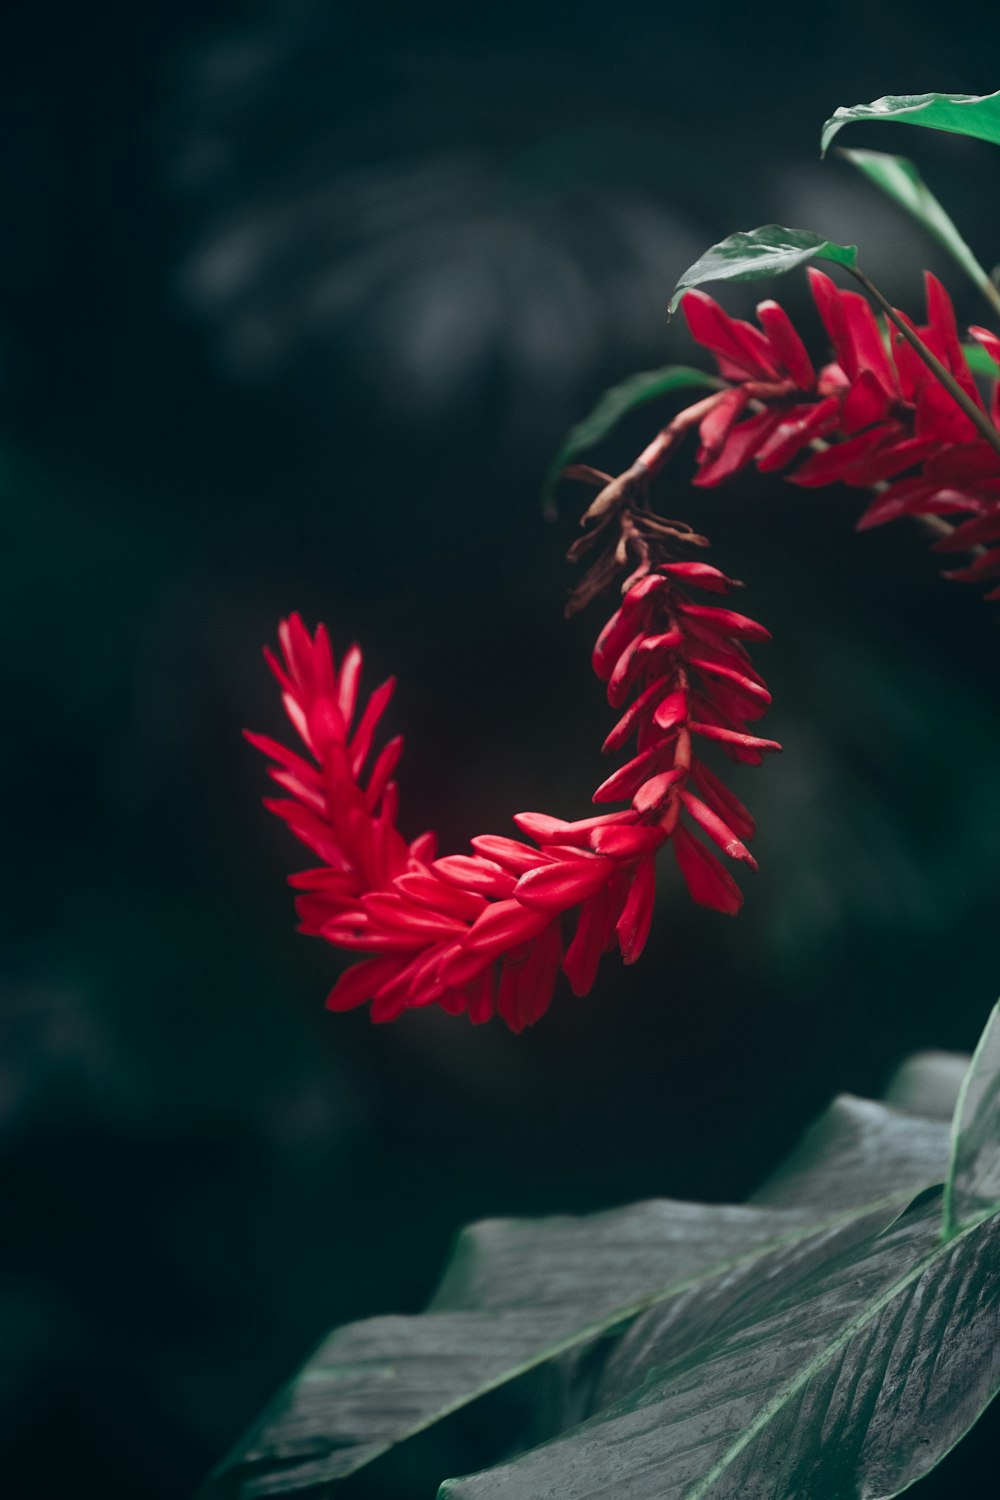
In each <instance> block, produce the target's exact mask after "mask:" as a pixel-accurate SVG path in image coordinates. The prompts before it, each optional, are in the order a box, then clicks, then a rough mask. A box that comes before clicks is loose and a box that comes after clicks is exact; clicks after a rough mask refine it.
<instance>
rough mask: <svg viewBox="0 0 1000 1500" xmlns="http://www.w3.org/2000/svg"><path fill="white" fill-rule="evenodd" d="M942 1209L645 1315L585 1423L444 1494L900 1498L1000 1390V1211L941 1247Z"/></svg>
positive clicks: (621, 1346)
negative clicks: (999, 1349) (999, 1358)
mask: <svg viewBox="0 0 1000 1500" xmlns="http://www.w3.org/2000/svg"><path fill="white" fill-rule="evenodd" d="M939 1212H940V1193H939V1192H937V1193H928V1194H924V1195H922V1196H921V1198H920V1199H919V1200H917V1201H916V1202H915V1203H914V1204H913V1206H912V1208H911V1209H910V1210H909V1211H908V1212H907V1213H905V1214H903V1215H901V1216H900V1217H899V1218H898V1219H897V1220H896V1222H895V1223H894V1224H893V1225H892V1226H891V1228H889V1229H888V1230H886V1229H885V1228H884V1227H883V1225H882V1224H881V1223H880V1222H879V1220H878V1219H877V1218H875V1219H872V1220H868V1219H861V1220H856V1221H854V1222H853V1223H851V1224H849V1225H846V1226H844V1227H842V1228H841V1229H839V1230H836V1231H831V1232H829V1233H826V1234H820V1235H816V1236H815V1237H813V1238H811V1239H809V1240H806V1241H799V1242H797V1243H796V1244H795V1245H792V1246H787V1247H784V1248H782V1249H780V1250H776V1251H775V1252H773V1254H771V1255H769V1256H766V1257H764V1258H763V1259H758V1260H756V1261H755V1262H754V1263H753V1265H752V1266H747V1267H745V1268H743V1269H742V1270H741V1271H739V1272H737V1273H734V1274H733V1275H731V1276H729V1277H727V1278H725V1279H724V1280H719V1281H717V1282H715V1283H713V1285H712V1286H711V1288H708V1289H700V1290H699V1291H697V1292H696V1291H692V1292H690V1293H687V1294H685V1295H683V1296H681V1297H678V1298H676V1299H674V1300H673V1301H672V1302H671V1303H670V1304H669V1305H668V1306H666V1307H665V1308H659V1309H656V1310H655V1311H654V1312H652V1313H650V1314H648V1315H647V1316H645V1317H643V1318H640V1319H639V1320H637V1322H636V1323H635V1324H633V1326H632V1327H631V1328H630V1329H629V1330H628V1332H627V1333H626V1334H624V1335H623V1336H622V1338H621V1339H620V1340H619V1341H618V1344H617V1347H616V1348H615V1349H614V1350H613V1351H612V1353H611V1355H610V1358H609V1359H608V1362H607V1364H606V1366H605V1369H604V1371H603V1374H602V1377H601V1378H600V1380H599V1381H598V1383H597V1386H596V1388H595V1390H594V1392H593V1396H592V1409H595V1415H594V1416H592V1417H591V1418H589V1419H588V1420H587V1421H585V1422H583V1423H582V1424H581V1425H579V1426H577V1427H576V1428H574V1429H572V1430H571V1431H570V1432H568V1433H566V1434H564V1435H562V1436H560V1437H558V1438H556V1439H555V1440H553V1441H551V1442H549V1443H546V1444H544V1445H543V1446H542V1447H539V1448H536V1449H533V1450H532V1451H530V1452H529V1453H526V1454H525V1455H524V1456H523V1457H521V1458H519V1459H516V1460H515V1461H514V1462H513V1463H510V1464H506V1465H503V1466H501V1467H499V1468H495V1469H492V1470H490V1471H489V1472H488V1473H484V1474H479V1475H474V1476H471V1477H469V1478H466V1479H461V1480H453V1481H451V1482H449V1483H447V1484H445V1485H444V1486H443V1487H442V1489H441V1491H440V1500H480V1497H486V1496H488V1497H489V1500H584V1497H586V1500H602V1497H603V1500H617V1497H618V1496H619V1495H621V1494H622V1493H623V1489H624V1487H625V1486H626V1485H627V1489H628V1494H629V1496H630V1497H634V1500H671V1497H677V1500H681V1497H683V1500H704V1497H711V1500H745V1497H747V1496H749V1495H761V1496H763V1495H795V1496H797V1497H799V1500H826V1497H828V1496H833V1495H867V1496H880V1497H889V1496H894V1495H898V1494H900V1493H901V1492H902V1491H903V1490H905V1489H906V1488H907V1487H908V1486H909V1485H911V1484H912V1483H913V1482H914V1481H915V1480H917V1479H919V1478H921V1477H922V1476H923V1475H925V1474H926V1473H927V1472H928V1471H929V1470H930V1469H932V1468H933V1467H934V1465H935V1464H936V1463H937V1462H938V1461H939V1460H940V1459H941V1458H942V1457H943V1456H944V1455H945V1453H947V1452H948V1451H949V1449H950V1448H952V1447H953V1446H954V1444H955V1443H956V1442H957V1441H958V1439H959V1438H960V1437H961V1436H962V1435H963V1434H964V1433H965V1432H966V1431H967V1430H968V1428H969V1427H970V1426H971V1425H972V1423H973V1422H974V1421H975V1419H976V1418H977V1417H978V1416H979V1415H980V1413H981V1412H982V1411H983V1409H984V1408H985V1406H986V1405H987V1404H988V1403H989V1402H990V1400H991V1399H992V1398H993V1396H994V1395H995V1394H996V1393H997V1390H998V1387H1000V1368H998V1366H997V1362H996V1357H995V1350H996V1341H997V1335H998V1332H1000V1313H998V1309H1000V1221H998V1220H997V1219H996V1218H993V1219H990V1220H988V1221H986V1222H985V1223H984V1222H980V1223H979V1224H977V1225H975V1226H973V1227H972V1228H970V1229H966V1230H964V1231H962V1232H961V1233H960V1234H959V1235H957V1236H956V1237H955V1238H954V1239H953V1240H951V1241H950V1242H949V1243H948V1244H943V1243H942V1241H941V1239H940V1235H939V1233H938V1223H939Z"/></svg>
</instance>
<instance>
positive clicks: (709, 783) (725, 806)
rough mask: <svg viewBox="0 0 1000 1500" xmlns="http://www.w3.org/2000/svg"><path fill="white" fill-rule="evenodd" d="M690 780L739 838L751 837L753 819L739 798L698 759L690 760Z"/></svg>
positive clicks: (752, 833) (753, 825)
mask: <svg viewBox="0 0 1000 1500" xmlns="http://www.w3.org/2000/svg"><path fill="white" fill-rule="evenodd" d="M691 780H692V781H693V782H694V784H695V786H696V787H697V788H698V790H699V791H700V792H701V795H702V798H703V799H704V801H705V802H707V803H708V805H709V807H711V808H712V809H713V810H714V811H715V812H717V813H718V814H719V815H720V816H721V817H722V818H724V819H725V821H726V822H727V823H728V824H729V826H730V828H732V830H733V832H734V833H736V834H737V835H738V836H739V837H740V838H741V839H752V838H753V835H754V827H755V824H754V820H753V818H752V817H751V816H750V814H749V813H748V812H747V810H746V808H745V807H744V806H743V803H742V802H741V801H740V800H739V798H738V797H737V796H736V795H735V794H734V793H733V792H731V791H730V790H729V788H728V787H727V786H726V785H725V783H724V782H721V781H720V780H719V778H718V776H716V774H715V772H714V771H710V770H709V768H708V766H706V765H705V764H704V763H703V762H702V761H700V760H694V761H692V762H691Z"/></svg>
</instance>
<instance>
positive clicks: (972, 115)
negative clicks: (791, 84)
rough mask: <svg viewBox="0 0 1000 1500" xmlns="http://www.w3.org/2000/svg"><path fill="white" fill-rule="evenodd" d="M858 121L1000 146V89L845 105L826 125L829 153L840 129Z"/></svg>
mask: <svg viewBox="0 0 1000 1500" xmlns="http://www.w3.org/2000/svg"><path fill="white" fill-rule="evenodd" d="M857 120H894V121H895V122H896V123H897V124H899V125H925V126H927V128H928V129H930V130H947V131H950V132H951V133H952V134H954V135H971V136H974V137H975V138H976V139H977V140H980V141H993V142H994V143H995V144H998V145H1000V90H998V91H997V93H995V94H886V96H885V97H884V98H882V99H875V100H874V101H873V102H872V103H871V104H854V105H851V106H849V107H848V106H845V105H841V106H840V108H839V109H836V110H834V112H833V114H832V115H831V117H830V119H829V120H827V122H826V124H825V125H824V126H823V135H822V138H821V143H820V149H821V150H822V151H823V152H824V153H825V152H826V151H827V150H828V149H829V146H830V142H831V141H832V140H833V138H834V136H835V135H836V134H837V132H838V131H839V130H842V129H843V127H844V126H845V125H850V124H851V123H852V121H857Z"/></svg>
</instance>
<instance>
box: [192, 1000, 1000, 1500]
mask: <svg viewBox="0 0 1000 1500" xmlns="http://www.w3.org/2000/svg"><path fill="white" fill-rule="evenodd" d="M956 1082H957V1068H956V1066H955V1061H954V1060H953V1059H950V1058H943V1057H941V1056H940V1055H936V1056H929V1057H927V1056H925V1057H921V1058H919V1059H914V1060H913V1061H912V1062H911V1063H910V1064H909V1065H907V1066H906V1067H904V1069H903V1070H901V1072H900V1073H899V1074H897V1076H896V1078H894V1079H893V1081H892V1083H891V1084H890V1093H891V1094H892V1095H893V1097H894V1099H895V1100H896V1103H897V1104H898V1105H901V1106H903V1107H894V1106H893V1105H888V1104H879V1103H874V1102H872V1101H868V1100H859V1099H853V1098H851V1097H850V1096H843V1097H841V1098H840V1099H838V1100H836V1101H835V1103H834V1105H833V1106H832V1107H831V1109H830V1110H829V1111H828V1112H827V1114H826V1115H825V1116H824V1117H823V1118H822V1119H821V1120H820V1121H819V1122H818V1123H817V1125H816V1126H814V1127H813V1128H812V1129H811V1131H809V1132H808V1133H807V1135H806V1137H805V1138H804V1140H803V1142H802V1143H801V1145H800V1146H799V1148H798V1149H797V1150H796V1151H795V1152H794V1153H793V1155H792V1157H791V1158H790V1159H789V1161H788V1162H786V1164H785V1165H784V1167H783V1168H782V1169H781V1170H780V1171H779V1172H777V1173H776V1174H775V1175H774V1177H773V1178H772V1179H771V1180H770V1181H769V1182H768V1183H766V1184H765V1185H764V1187H763V1188H762V1189H761V1190H760V1191H759V1192H758V1194H757V1195H756V1199H755V1201H754V1202H753V1203H751V1204H750V1205H748V1206H747V1207H743V1208H730V1207H717V1206H713V1205H699V1204H688V1203H672V1202H667V1201H656V1202H649V1203H641V1204H636V1205H634V1206H632V1207H630V1208H625V1209H617V1210H614V1211H612V1212H610V1213H604V1214H596V1215H591V1216H588V1217H584V1218H570V1217H560V1218H555V1219H541V1220H493V1221H487V1222H485V1223H482V1224H478V1225H474V1226H473V1227H472V1228H471V1229H468V1230H466V1231H465V1232H464V1233H463V1234H462V1235H461V1236H460V1238H459V1241H458V1244H457V1247H456V1251H455V1254H454V1256H453V1258H452V1261H451V1263H450V1265H449V1267H448V1270H447V1272H446V1274H445V1277H444V1279H443V1281H442V1283H441V1286H440V1288H439V1290H438V1292H437V1294H436V1296H435V1297H434V1298H433V1300H432V1302H431V1304H430V1306H429V1308H428V1310H427V1312H426V1313H424V1314H422V1315H420V1316H416V1317H383V1318H373V1319H368V1320H366V1321H364V1322H361V1323H356V1324H352V1325H349V1326H347V1327H345V1328H342V1329H339V1330H337V1331H336V1332H335V1333H333V1334H332V1335H331V1336H330V1337H329V1338H328V1339H327V1340H326V1341H325V1343H324V1344H323V1345H322V1346H321V1348H320V1349H319V1350H318V1351H317V1353H316V1354H315V1355H314V1356H313V1358H312V1359H311V1360H309V1361H308V1363H307V1364H306V1366H305V1367H304V1368H303V1370H302V1371H301V1372H300V1373H299V1375H298V1376H297V1377H296V1378H295V1379H294V1380H293V1381H292V1382H291V1383H290V1384H289V1386H288V1387H287V1389H286V1390H285V1391H284V1392H282V1393H281V1395H279V1397H278V1398H277V1400H276V1401H275V1402H274V1403H273V1405H272V1406H271V1407H270V1408H269V1409H268V1410H267V1411H266V1412H265V1413H264V1416H263V1418H262V1419H261V1421H260V1422H259V1423H258V1425H257V1427H256V1428H255V1429H254V1430H253V1431H252V1432H251V1433H250V1434H249V1435H248V1436H247V1438H246V1439H245V1440H244V1441H243V1442H242V1443H241V1444H240V1445H239V1446H238V1448H237V1450H236V1451H235V1452H234V1453H233V1454H232V1456H231V1457H230V1458H229V1459H228V1460H227V1461H226V1462H225V1463H224V1464H223V1465H222V1466H221V1468H220V1470H219V1471H218V1473H217V1474H216V1475H215V1476H214V1477H213V1479H212V1480H211V1481H210V1482H209V1485H208V1487H207V1493H208V1494H209V1495H218V1496H223V1495H225V1496H235V1497H239V1500H252V1497H258V1496H266V1495H278V1494H294V1493H297V1492H302V1491H308V1490H311V1489H312V1488H314V1487H315V1486H318V1485H324V1484H329V1483H330V1482H332V1481H334V1480H337V1479H341V1478H344V1477H346V1476H347V1475H349V1474H351V1473H353V1472H355V1471H356V1470H357V1469H359V1468H361V1467H363V1466H364V1465H366V1464H368V1463H370V1462H371V1461H372V1460H373V1459H375V1458H377V1457H378V1456H379V1455H380V1454H382V1453H384V1452H386V1451H387V1450H388V1449H389V1448H390V1447H392V1446H393V1445H395V1444H397V1443H399V1442H401V1441H403V1440H404V1439H406V1438H407V1437H410V1436H412V1435H414V1434H416V1433H418V1432H420V1431H422V1430H424V1429H425V1428H427V1427H429V1426H431V1425H433V1424H434V1423H435V1422H437V1421H438V1420H440V1419H442V1418H443V1417H445V1416H447V1415H448V1414H449V1413H451V1412H454V1411H456V1410H458V1409H459V1408H460V1407H462V1406H464V1405H465V1404H467V1403H468V1402H470V1401H472V1400H474V1399H476V1397H478V1396H481V1395H484V1394H486V1393H487V1392H489V1391H491V1390H494V1389H497V1388H498V1387H500V1386H502V1385H504V1384H506V1383H507V1382H509V1381H512V1380H514V1379H516V1378H517V1377H518V1376H519V1375H521V1374H523V1373H525V1372H526V1371H528V1370H530V1369H532V1368H535V1367H537V1366H540V1365H543V1364H546V1365H549V1366H550V1367H551V1368H552V1369H553V1371H554V1372H559V1371H561V1372H562V1379H563V1384H564V1387H565V1388H566V1392H567V1397H568V1399H567V1401H566V1402H565V1403H564V1409H563V1410H562V1411H561V1412H560V1413H559V1414H558V1415H553V1414H550V1418H549V1421H548V1426H547V1427H546V1426H543V1427H542V1428H541V1432H542V1434H543V1435H544V1434H545V1432H546V1431H547V1432H548V1433H549V1434H551V1436H550V1439H549V1441H547V1442H545V1443H543V1444H542V1445H541V1446H540V1447H537V1448H534V1449H532V1450H531V1451H530V1452H528V1453H525V1454H524V1455H523V1456H522V1457H520V1458H518V1459H516V1460H514V1461H513V1462H512V1463H509V1464H506V1465H503V1466H501V1467H499V1468H496V1469H492V1470H489V1471H488V1472H484V1473H483V1474H481V1475H478V1476H471V1477H469V1478H466V1479H462V1480H453V1481H449V1482H448V1483H447V1484H446V1485H445V1486H444V1488H443V1490H442V1497H443V1500H472V1497H478V1496H480V1495H483V1496H486V1495H489V1496H493V1495H496V1496H497V1497H499V1500H504V1497H508V1496H509V1497H511V1500H514V1497H524V1500H528V1497H531V1500H544V1497H546V1496H551V1497H553V1500H554V1497H556V1496H559V1497H561V1500H563V1497H564V1500H574V1497H577V1496H578V1497H580V1500H583V1497H584V1496H587V1497H590V1500H593V1497H597V1496H602V1495H606V1496H608V1497H611V1496H613V1495H616V1494H620V1493H622V1492H623V1489H622V1486H623V1485H625V1484H626V1483H627V1486H628V1488H627V1493H629V1494H630V1495H634V1496H637V1497H641V1496H649V1497H650V1500H652V1497H654V1496H655V1497H659V1496H670V1495H675V1494H676V1495H678V1496H679V1495H682V1494H683V1495H685V1496H691V1497H697V1496H701V1495H706V1496H707V1495H712V1496H733V1497H736V1496H741V1497H742V1496H748V1497H753V1496H755V1495H756V1496H759V1497H761V1500H763V1497H764V1496H780V1495H784V1494H795V1495H796V1496H801V1497H810V1496H814V1497H816V1500H820V1496H824V1497H825V1496H828V1495H830V1494H835V1493H836V1494H840V1493H843V1494H858V1495H863V1496H876V1495H886V1496H889V1495H895V1494H897V1493H898V1492H899V1490H900V1489H901V1488H903V1487H905V1485H907V1484H909V1483H911V1482H912V1481H913V1480H914V1479H915V1478H918V1477H919V1476H920V1474H922V1473H925V1472H926V1471H927V1470H928V1469H929V1468H931V1467H932V1466H933V1465H934V1464H935V1463H936V1462H937V1460H938V1459H939V1458H940V1457H941V1456H943V1454H944V1453H945V1452H947V1450H948V1448H950V1447H951V1446H952V1445H953V1444H954V1443H955V1442H956V1441H957V1440H958V1438H959V1437H960V1436H961V1435H962V1433H963V1432H964V1431H965V1430H966V1429H967V1428H968V1426H969V1425H971V1423H972V1422H973V1421H974V1420H975V1418H976V1416H977V1415H978V1414H979V1412H980V1411H981V1410H982V1408H983V1406H984V1405H985V1403H986V1402H987V1401H988V1400H989V1399H990V1398H991V1396H992V1395H993V1393H994V1391H995V1389H996V1387H997V1384H998V1383H1000V1367H998V1366H997V1363H996V1360H995V1357H994V1349H995V1347H996V1345H997V1342H998V1340H1000V1284H998V1283H1000V1227H998V1220H997V1218H996V1217H995V1216H993V1208H994V1203H995V1202H997V1201H1000V1127H998V1114H1000V1111H998V1103H1000V1022H998V1020H997V1017H996V1015H994V1017H993V1019H992V1020H991V1023H990V1026H989V1027H988V1028H987V1031H986V1032H985V1033H984V1037H983V1040H982V1042H981V1043H980V1046H979V1048H978V1049H977V1052H976V1054H975V1057H974V1059H973V1062H972V1065H971V1067H970V1069H969V1071H968V1072H967V1073H966V1075H965V1078H964V1081H963V1084H962V1088H961V1091H960V1097H959V1101H958V1105H957V1107H956V1110H955V1114H956V1119H957V1121H958V1125H957V1126H956V1127H955V1128H954V1134H953V1136H952V1137H950V1133H949V1129H948V1125H947V1123H946V1118H945V1117H946V1115H947V1111H948V1108H949V1106H950V1104H951V1102H952V1099H953V1097H954V1095H955V1091H956ZM950 1139H951V1140H952V1144H951V1148H950V1150H949V1140H950ZM949 1159H950V1167H949ZM946 1174H950V1175H949V1176H948V1188H947V1192H948V1194H949V1200H950V1204H951V1208H950V1209H949V1212H950V1213H951V1215H952V1220H951V1230H950V1237H947V1236H946V1235H945V1234H944V1233H943V1232H942V1192H941V1189H940V1187H933V1186H931V1184H934V1183H940V1182H941V1181H942V1180H943V1179H944V1178H945V1176H946ZM915 1195H916V1196H915ZM577 1356H581V1357H582V1359H578V1358H577ZM536 1441H537V1434H536Z"/></svg>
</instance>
